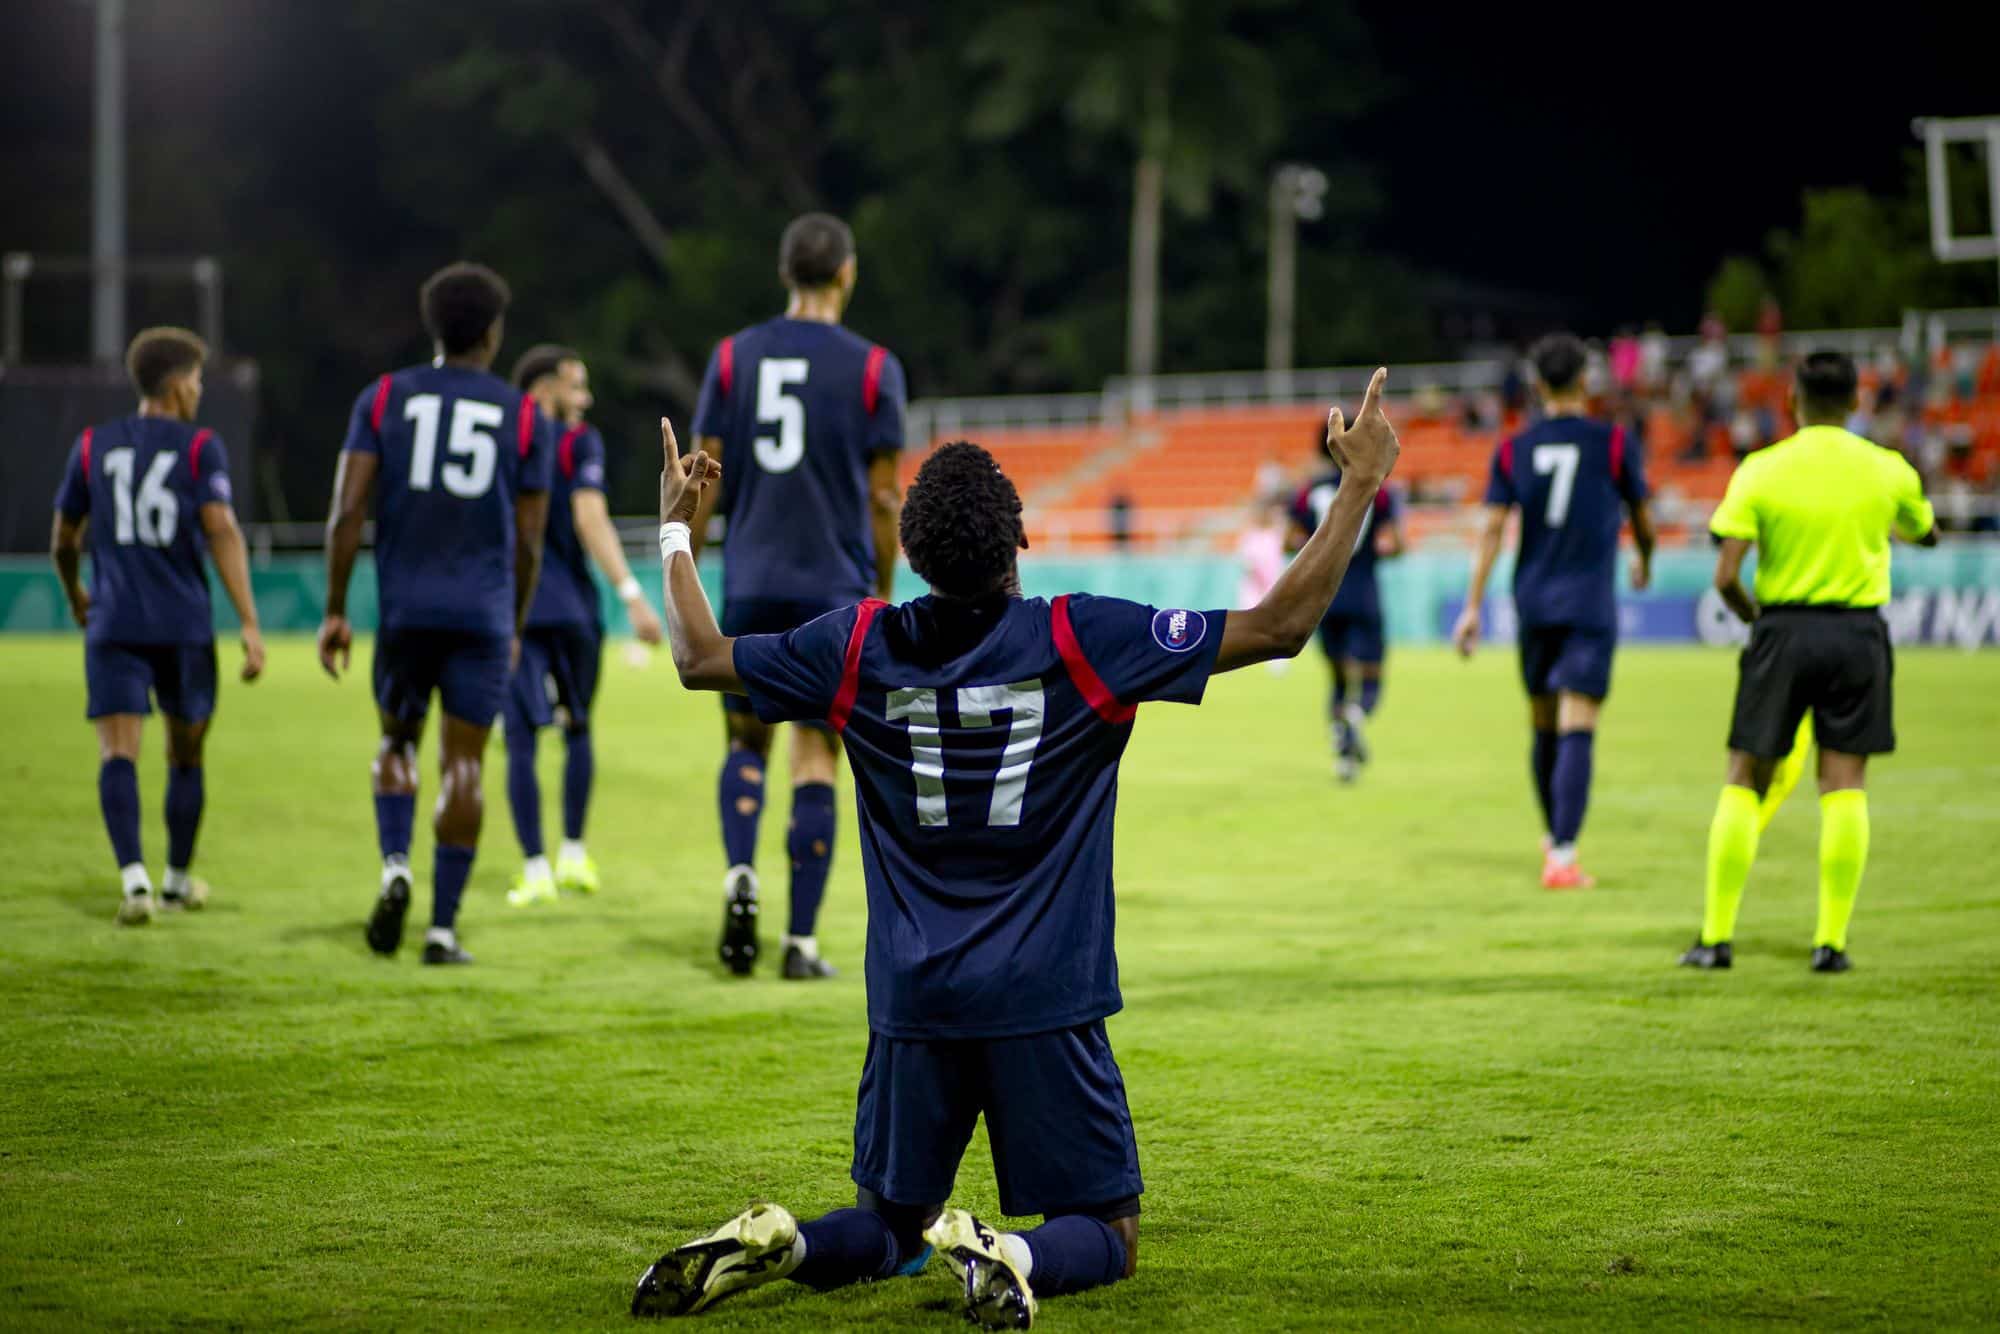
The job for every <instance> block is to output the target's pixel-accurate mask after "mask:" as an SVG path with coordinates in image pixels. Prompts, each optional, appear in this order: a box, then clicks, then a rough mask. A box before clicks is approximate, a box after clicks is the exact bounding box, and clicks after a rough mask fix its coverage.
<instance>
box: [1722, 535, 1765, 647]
mask: <svg viewBox="0 0 2000 1334" xmlns="http://www.w3.org/2000/svg"><path fill="white" fill-rule="evenodd" d="M1750 545H1751V544H1750V543H1749V541H1747V540H1746V539H1744V538H1741V537H1725V538H1723V539H1722V550H1721V552H1720V553H1719V554H1718V555H1717V556H1716V558H1715V591H1716V592H1718V593H1720V594H1722V600H1723V601H1724V602H1725V603H1727V604H1728V605H1729V610H1731V611H1733V612H1735V613H1736V616H1737V619H1739V620H1741V621H1742V622H1743V623H1744V624H1746V625H1747V624H1749V623H1750V622H1751V621H1754V620H1756V619H1757V599H1755V598H1753V597H1751V596H1750V594H1749V592H1748V591H1747V590H1746V589H1745V588H1744V587H1743V558H1744V557H1745V556H1747V555H1749V554H1750Z"/></svg>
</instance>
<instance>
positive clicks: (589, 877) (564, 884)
mask: <svg viewBox="0 0 2000 1334" xmlns="http://www.w3.org/2000/svg"><path fill="white" fill-rule="evenodd" d="M602 887H603V884H602V882H601V881H599V880H598V878H597V859H596V858H595V857H591V856H588V855H585V856H582V857H559V858H557V859H556V888H558V889H561V890H564V891H566V892H568V893H571V894H595V893H596V892H597V891H598V890H599V889H601V888H602Z"/></svg>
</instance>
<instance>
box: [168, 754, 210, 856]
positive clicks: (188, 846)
mask: <svg viewBox="0 0 2000 1334" xmlns="http://www.w3.org/2000/svg"><path fill="white" fill-rule="evenodd" d="M206 797H207V791H206V784H204V783H203V781H202V770H201V766H200V765H198V764H197V765H195V766H193V767H192V768H187V769H183V768H181V767H180V766H179V765H169V766H167V865H169V866H171V867H173V868H174V869H175V870H176V871H185V870H187V868H188V867H190V866H192V865H193V864H194V836H195V834H197V833H198V832H200V830H201V808H202V804H203V802H204V800H205V799H206Z"/></svg>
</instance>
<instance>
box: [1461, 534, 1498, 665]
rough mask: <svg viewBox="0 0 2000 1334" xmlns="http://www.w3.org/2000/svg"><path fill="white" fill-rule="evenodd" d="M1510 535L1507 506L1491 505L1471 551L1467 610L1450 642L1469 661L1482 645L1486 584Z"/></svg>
mask: <svg viewBox="0 0 2000 1334" xmlns="http://www.w3.org/2000/svg"><path fill="white" fill-rule="evenodd" d="M1506 532H1507V506H1505V505H1488V506H1486V507H1485V513H1484V515H1483V516H1482V518H1481V521H1480V528H1479V541H1478V542H1477V543H1476V544H1475V545H1474V546H1473V549H1472V582H1471V583H1469V584H1468V585H1466V589H1465V610H1463V611H1461V612H1459V614H1458V624H1456V625H1454V626H1453V627H1452V629H1451V642H1452V645H1453V647H1455V648H1457V650H1458V652H1459V656H1460V657H1465V658H1469V657H1471V656H1472V650H1473V649H1475V648H1477V647H1478V646H1479V609H1480V607H1481V606H1482V605H1483V604H1484V603H1485V601H1486V583H1487V581H1488V580H1489V579H1491V578H1492V577H1493V563H1494V562H1495V561H1497V560H1499V559H1500V539H1501V538H1502V537H1503V536H1505V535H1506Z"/></svg>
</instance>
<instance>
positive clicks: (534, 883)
mask: <svg viewBox="0 0 2000 1334" xmlns="http://www.w3.org/2000/svg"><path fill="white" fill-rule="evenodd" d="M555 901H556V882H555V880H554V878H553V877H550V876H547V875H536V876H531V875H529V874H528V873H527V872H526V871H523V872H521V874H519V875H517V876H515V877H514V887H513V888H512V889H510V890H508V891H507V906H508V907H510V908H532V907H534V906H535V905H536V904H537V903H554V902H555Z"/></svg>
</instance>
